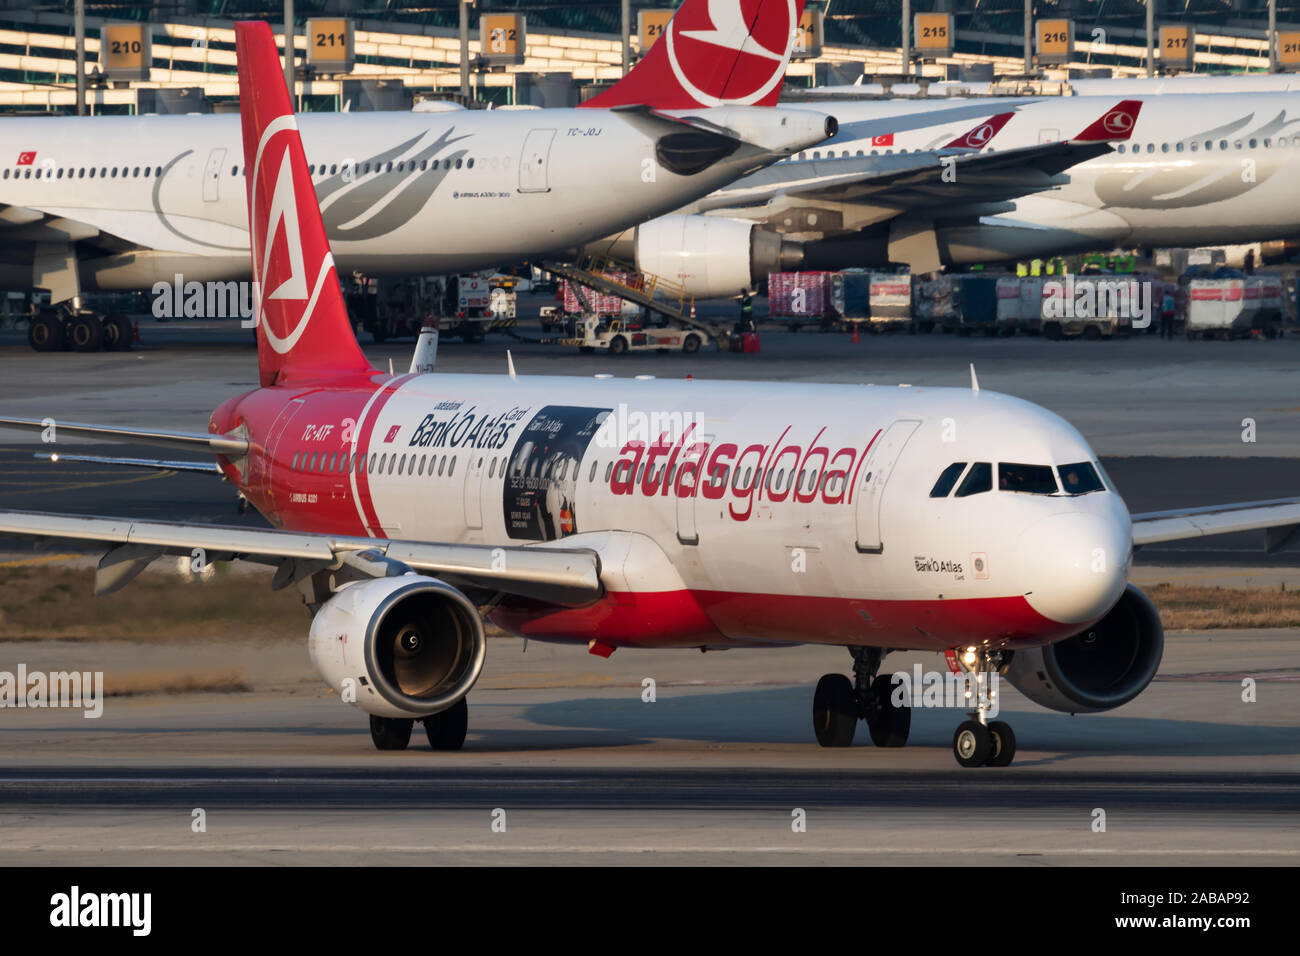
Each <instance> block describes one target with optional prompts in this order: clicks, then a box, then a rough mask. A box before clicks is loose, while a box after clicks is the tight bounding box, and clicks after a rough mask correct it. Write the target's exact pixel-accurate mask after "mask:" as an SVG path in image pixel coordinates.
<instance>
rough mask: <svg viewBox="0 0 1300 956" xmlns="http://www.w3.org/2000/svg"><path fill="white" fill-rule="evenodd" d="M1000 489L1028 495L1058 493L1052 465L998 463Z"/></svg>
mask: <svg viewBox="0 0 1300 956" xmlns="http://www.w3.org/2000/svg"><path fill="white" fill-rule="evenodd" d="M998 490H999V491H1018V492H1020V493H1021V494H1026V495H1054V494H1056V491H1057V488H1056V475H1054V474H1053V473H1052V466H1051V465H1017V464H1011V463H1008V462H1005V461H1004V462H1002V463H1001V464H999V465H998Z"/></svg>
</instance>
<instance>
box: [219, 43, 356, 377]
mask: <svg viewBox="0 0 1300 956" xmlns="http://www.w3.org/2000/svg"><path fill="white" fill-rule="evenodd" d="M235 56H236V59H237V60H238V64H239V107H240V116H241V122H242V125H243V133H244V177H245V183H246V186H247V189H248V231H249V238H250V244H251V246H252V253H253V279H254V281H255V282H256V283H257V287H256V288H257V295H256V298H257V302H256V305H255V308H256V310H257V364H258V369H259V372H260V373H261V374H260V378H261V383H262V385H263V386H264V387H265V386H269V385H274V384H276V383H277V382H284V381H287V380H291V379H297V380H302V379H320V378H337V377H343V376H347V375H350V374H357V373H363V374H364V373H367V372H370V371H373V369H372V368H371V366H370V363H369V362H367V361H366V357H365V356H364V355H363V354H362V353H361V347H360V346H358V345H357V340H356V336H355V335H353V333H352V323H351V321H350V320H349V319H348V312H347V306H346V304H345V303H344V301H343V293H342V292H341V290H340V289H339V280H338V274H337V273H336V272H335V270H334V257H333V255H332V254H331V253H330V247H329V241H328V240H327V239H326V237H325V226H324V224H323V223H322V222H321V215H320V206H319V205H318V204H317V202H316V190H315V187H314V186H313V185H312V181H311V175H310V174H309V173H308V171H307V159H306V157H305V155H304V154H303V149H302V140H301V138H300V137H299V136H298V124H297V121H296V120H295V118H294V115H293V103H292V101H291V100H290V99H289V90H288V88H287V87H286V86H285V82H284V73H283V72H282V69H281V65H280V55H279V53H278V51H277V50H276V46H275V37H274V35H273V34H272V33H271V28H270V26H269V25H268V24H266V23H263V22H260V21H254V22H240V23H236V24H235Z"/></svg>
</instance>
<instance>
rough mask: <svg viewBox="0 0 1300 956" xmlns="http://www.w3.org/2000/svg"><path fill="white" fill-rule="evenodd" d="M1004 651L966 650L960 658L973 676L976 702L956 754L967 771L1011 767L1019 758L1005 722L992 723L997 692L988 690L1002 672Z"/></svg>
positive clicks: (955, 740)
mask: <svg viewBox="0 0 1300 956" xmlns="http://www.w3.org/2000/svg"><path fill="white" fill-rule="evenodd" d="M1003 657H1004V655H1003V653H1002V652H1001V651H988V650H985V649H984V648H980V647H966V648H963V649H961V650H960V651H958V652H957V654H956V659H957V663H958V665H959V666H960V667H961V669H962V670H963V671H965V672H966V673H967V674H968V675H969V676H970V688H969V694H968V696H970V697H973V699H974V709H973V710H971V711H970V712H969V714H968V717H969V718H970V719H969V720H963V721H962V722H961V723H960V724H958V725H957V730H956V731H955V732H954V733H953V735H952V753H953V756H954V757H956V758H957V762H958V763H959V764H961V765H962V766H963V767H1007V766H1010V764H1011V761H1012V760H1014V759H1015V757H1016V735H1015V733H1014V732H1013V731H1012V730H1011V725H1010V724H1008V723H1007V722H1006V721H1004V720H993V721H990V720H989V719H988V712H989V710H990V708H991V707H992V705H993V701H994V700H995V698H996V696H997V691H996V690H994V689H993V688H991V687H990V686H988V683H989V675H991V674H994V673H998V672H1000V671H1001V670H1002V668H1003V665H1004V663H1005V661H1004V659H1003Z"/></svg>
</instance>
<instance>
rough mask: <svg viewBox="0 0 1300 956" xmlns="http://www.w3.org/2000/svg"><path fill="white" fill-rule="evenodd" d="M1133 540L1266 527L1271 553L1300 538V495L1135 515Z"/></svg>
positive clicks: (1266, 543) (1144, 541)
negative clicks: (1298, 496) (1299, 496)
mask: <svg viewBox="0 0 1300 956" xmlns="http://www.w3.org/2000/svg"><path fill="white" fill-rule="evenodd" d="M1132 521H1133V544H1134V546H1135V547H1141V546H1142V545H1144V544H1160V543H1162V542H1165V541H1182V540H1186V539H1188V538H1204V537H1209V536H1210V535H1216V534H1232V533H1233V532H1236V531H1263V532H1264V547H1265V550H1266V551H1268V552H1269V553H1270V554H1271V553H1272V552H1274V551H1279V550H1281V549H1282V548H1284V547H1286V546H1287V545H1289V544H1294V543H1295V542H1296V541H1297V540H1300V498H1277V499H1274V500H1272V501H1243V502H1240V503H1237V504H1231V505H1214V506H1211V507H1208V508H1183V509H1179V510H1175V511H1152V512H1147V513H1146V514H1136V515H1133V516H1132Z"/></svg>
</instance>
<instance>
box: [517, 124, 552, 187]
mask: <svg viewBox="0 0 1300 956" xmlns="http://www.w3.org/2000/svg"><path fill="white" fill-rule="evenodd" d="M554 140H555V130H553V129H534V130H529V132H528V135H527V136H526V137H525V138H524V149H523V152H522V153H521V154H520V157H519V191H520V192H521V193H546V192H550V191H551V187H550V183H549V180H548V177H547V172H546V170H547V166H548V164H549V163H550V159H551V143H552V142H554Z"/></svg>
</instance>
